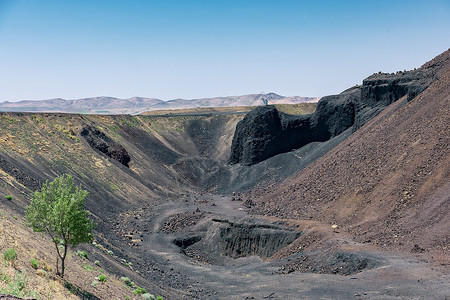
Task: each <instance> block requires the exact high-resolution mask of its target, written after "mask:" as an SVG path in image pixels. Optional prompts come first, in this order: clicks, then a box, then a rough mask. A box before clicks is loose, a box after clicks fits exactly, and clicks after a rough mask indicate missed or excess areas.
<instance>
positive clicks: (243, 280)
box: [115, 194, 449, 299]
mask: <svg viewBox="0 0 450 300" xmlns="http://www.w3.org/2000/svg"><path fill="white" fill-rule="evenodd" d="M237 199H239V198H238V197H237ZM124 218H126V220H125V219H124V220H120V221H117V222H115V224H116V228H115V230H116V232H117V233H119V234H120V235H121V236H122V238H123V242H126V243H128V244H129V248H128V250H126V251H127V256H128V257H129V258H132V260H134V261H135V262H136V263H135V267H136V269H137V270H139V271H140V272H141V274H142V275H143V276H144V277H146V278H148V279H150V280H151V279H154V280H155V281H159V282H160V283H161V285H163V286H168V287H171V288H174V289H178V290H180V291H183V292H180V295H178V296H179V298H180V299H183V298H184V299H445V298H446V297H447V296H448V293H449V288H448V286H447V284H446V282H447V279H446V275H445V274H446V273H445V270H443V269H442V268H441V269H440V268H439V267H438V266H437V267H435V268H433V266H430V264H427V263H426V262H425V261H420V260H419V259H417V257H413V256H411V257H404V256H395V255H392V254H388V253H382V252H377V251H375V250H374V249H370V248H368V247H369V246H368V245H366V244H359V243H356V242H354V241H351V240H349V239H348V238H347V237H346V236H345V234H344V233H340V232H338V231H335V232H333V229H331V228H330V229H328V226H326V227H325V226H323V225H322V224H317V223H314V224H312V223H308V222H306V223H305V222H296V221H293V220H281V219H273V218H272V219H268V218H263V217H262V216H258V215H251V214H249V209H248V208H247V207H246V206H245V205H244V203H243V202H242V201H239V200H234V199H233V198H231V197H222V196H218V195H194V194H193V195H184V196H183V197H181V198H179V199H172V200H169V201H167V203H165V204H163V205H160V206H158V207H154V208H148V209H144V210H143V213H141V214H134V215H133V214H127V215H126V217H124ZM321 231H322V233H324V236H326V237H327V238H325V240H326V242H323V240H322V243H318V244H317V246H315V247H309V248H307V250H306V251H305V252H296V253H294V254H292V255H291V253H290V252H289V251H286V249H288V250H289V249H290V247H293V245H295V246H296V245H301V244H302V239H303V240H306V239H308V238H310V237H311V234H309V233H310V232H321ZM327 231H329V232H327ZM133 258H134V259H133Z"/></svg>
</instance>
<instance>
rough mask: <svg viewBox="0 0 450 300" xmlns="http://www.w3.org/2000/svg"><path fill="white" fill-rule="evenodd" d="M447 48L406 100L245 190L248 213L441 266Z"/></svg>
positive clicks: (447, 174) (449, 186)
mask: <svg viewBox="0 0 450 300" xmlns="http://www.w3.org/2000/svg"><path fill="white" fill-rule="evenodd" d="M449 57H450V51H446V52H444V53H443V54H441V55H440V56H438V57H436V58H435V59H434V60H433V61H430V62H428V63H427V64H425V65H424V66H423V67H430V66H433V65H436V64H440V66H441V67H440V69H439V71H438V75H439V79H438V80H437V81H435V82H434V83H433V84H432V85H431V86H430V87H429V88H428V89H426V90H425V91H424V92H422V93H421V94H419V95H418V96H417V97H416V98H414V99H413V100H412V101H411V102H407V101H406V97H404V98H402V99H400V100H398V101H397V102H395V103H393V104H392V105H390V106H389V107H388V108H386V109H385V110H384V111H383V112H382V113H381V114H379V115H378V116H377V117H375V118H374V119H373V120H371V121H370V122H369V123H368V124H366V125H365V126H363V127H362V128H361V129H359V130H358V131H356V132H355V133H354V134H353V135H351V136H350V137H349V138H348V139H347V140H346V141H344V142H343V143H342V144H340V145H339V146H338V147H336V148H334V149H333V150H332V151H330V152H329V153H328V154H326V155H325V156H323V157H322V158H321V159H319V160H317V161H316V162H314V163H313V164H311V165H310V166H309V167H307V168H305V169H303V170H302V171H300V172H298V173H297V174H296V175H294V176H293V177H291V178H290V179H288V180H286V181H284V182H282V183H281V184H278V185H272V186H267V187H265V188H263V189H259V190H254V191H251V192H248V193H247V194H246V195H245V197H248V198H251V199H252V200H253V202H254V203H255V207H254V208H253V211H254V212H255V213H261V214H264V215H269V216H276V217H278V218H283V219H297V220H314V221H319V222H321V223H325V224H329V225H330V226H331V224H337V225H338V226H339V228H340V230H341V231H343V232H347V233H349V234H350V235H352V236H353V237H354V238H355V239H356V240H357V241H360V242H365V243H367V244H368V245H370V244H372V245H374V247H376V248H378V249H386V250H399V251H403V252H424V253H428V254H430V255H429V256H430V257H432V258H433V259H434V260H435V261H436V262H440V263H444V264H448V263H449V262H450V259H449V257H450V256H449V253H450V252H449V251H450V249H449V248H450V243H449V242H450V239H449V233H450V215H449V211H450V210H449V208H450V207H449V206H450V180H449V179H450V155H449V145H450V139H449V135H450V117H449V116H450V66H449Z"/></svg>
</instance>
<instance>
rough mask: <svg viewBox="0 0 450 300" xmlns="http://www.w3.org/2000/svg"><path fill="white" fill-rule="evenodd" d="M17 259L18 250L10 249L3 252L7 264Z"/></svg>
mask: <svg viewBox="0 0 450 300" xmlns="http://www.w3.org/2000/svg"><path fill="white" fill-rule="evenodd" d="M16 258H17V253H16V248H10V249H8V250H5V251H3V259H4V260H5V261H7V262H12V261H13V260H15V259H16Z"/></svg>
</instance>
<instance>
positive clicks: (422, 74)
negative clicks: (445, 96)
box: [229, 51, 449, 165]
mask: <svg viewBox="0 0 450 300" xmlns="http://www.w3.org/2000/svg"><path fill="white" fill-rule="evenodd" d="M448 52H449V51H446V52H444V53H443V54H442V55H440V56H438V57H436V58H435V59H433V60H432V61H430V62H428V63H426V64H425V65H423V66H422V67H421V68H419V69H417V70H412V71H405V72H397V73H395V74H394V73H391V74H388V73H381V72H380V73H377V74H373V75H371V76H369V77H368V78H366V79H365V80H364V81H363V84H362V86H355V87H352V88H350V89H348V90H346V91H344V92H342V93H341V94H339V95H332V96H327V97H323V98H322V99H321V100H320V101H319V103H318V106H317V110H316V112H315V113H313V114H311V115H300V116H291V115H286V114H283V113H281V112H278V111H277V109H276V108H275V107H273V106H270V105H269V106H262V107H258V108H256V109H254V110H253V111H251V112H250V113H248V114H247V116H246V117H245V118H244V119H243V120H242V121H241V122H239V123H238V125H237V126H236V131H235V135H234V138H233V142H232V146H231V155H230V159H229V163H230V164H236V163H241V164H244V165H253V164H256V163H259V162H261V161H264V160H266V159H268V158H270V157H272V156H274V155H277V154H280V153H285V152H289V151H291V150H293V149H299V148H301V147H303V146H305V145H307V144H309V143H311V142H324V141H327V140H329V139H331V138H333V137H335V136H338V135H339V134H341V133H342V132H344V131H345V130H347V129H349V128H351V127H353V131H356V130H357V129H359V128H360V127H362V126H363V125H364V124H366V123H367V122H368V121H370V120H371V119H372V118H373V117H375V116H376V115H377V114H378V113H380V112H381V111H382V110H383V109H384V108H385V107H386V106H388V105H390V104H391V103H393V102H395V101H397V100H399V99H400V98H402V97H404V96H406V97H407V100H408V101H411V100H412V99H414V98H415V97H416V96H417V95H419V94H420V93H421V92H422V91H424V90H425V89H426V88H427V87H428V86H430V85H431V84H432V83H433V82H434V81H436V80H437V79H438V78H439V77H440V76H441V75H442V70H444V69H445V66H446V65H448V64H449V55H448Z"/></svg>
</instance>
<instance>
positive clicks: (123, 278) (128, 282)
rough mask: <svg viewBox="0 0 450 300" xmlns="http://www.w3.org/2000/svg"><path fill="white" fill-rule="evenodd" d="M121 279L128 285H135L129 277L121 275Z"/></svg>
mask: <svg viewBox="0 0 450 300" xmlns="http://www.w3.org/2000/svg"><path fill="white" fill-rule="evenodd" d="M120 280H122V281H123V282H124V283H125V284H126V285H128V286H133V282H132V281H131V279H130V278H128V277H120Z"/></svg>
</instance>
